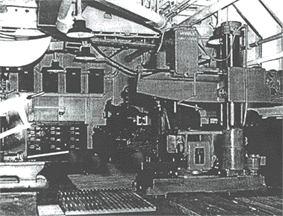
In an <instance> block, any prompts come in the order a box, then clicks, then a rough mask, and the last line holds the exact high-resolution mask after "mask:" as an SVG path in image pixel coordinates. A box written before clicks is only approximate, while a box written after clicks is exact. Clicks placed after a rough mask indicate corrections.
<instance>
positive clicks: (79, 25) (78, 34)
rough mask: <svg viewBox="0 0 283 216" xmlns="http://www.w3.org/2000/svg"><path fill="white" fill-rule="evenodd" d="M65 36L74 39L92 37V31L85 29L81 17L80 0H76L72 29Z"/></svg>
mask: <svg viewBox="0 0 283 216" xmlns="http://www.w3.org/2000/svg"><path fill="white" fill-rule="evenodd" d="M66 35H67V36H68V37H70V38H76V39H86V38H91V37H93V36H94V33H93V32H92V30H91V29H89V28H86V24H85V19H84V18H83V17H82V8H81V0H77V16H76V17H75V21H74V24H73V28H71V29H70V30H69V31H68V32H67V34H66Z"/></svg>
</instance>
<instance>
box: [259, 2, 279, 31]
mask: <svg viewBox="0 0 283 216" xmlns="http://www.w3.org/2000/svg"><path fill="white" fill-rule="evenodd" d="M258 1H259V2H260V3H261V5H262V6H263V7H264V8H265V10H266V11H267V12H268V13H269V14H270V16H271V17H272V18H273V19H274V20H275V21H276V22H277V24H278V25H279V26H280V27H281V28H282V27H283V23H282V22H281V20H280V19H279V18H278V16H276V14H275V13H274V12H273V11H272V10H271V9H270V8H269V7H268V6H267V5H266V4H265V3H264V2H263V1H262V0H258Z"/></svg>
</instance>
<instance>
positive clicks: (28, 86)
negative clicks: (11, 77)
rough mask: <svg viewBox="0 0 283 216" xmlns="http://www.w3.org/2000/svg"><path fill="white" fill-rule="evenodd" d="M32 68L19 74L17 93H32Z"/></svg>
mask: <svg viewBox="0 0 283 216" xmlns="http://www.w3.org/2000/svg"><path fill="white" fill-rule="evenodd" d="M33 90H34V88H33V67H31V68H27V69H24V70H22V71H20V72H19V91H20V92H33Z"/></svg>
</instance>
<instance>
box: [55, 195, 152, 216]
mask: <svg viewBox="0 0 283 216" xmlns="http://www.w3.org/2000/svg"><path fill="white" fill-rule="evenodd" d="M58 199H59V205H60V207H61V208H62V210H63V212H64V213H65V215H94V214H112V213H134V212H153V211H156V207H155V206H154V205H152V204H151V203H149V202H148V201H146V200H145V199H144V198H142V197H141V196H139V195H138V194H136V193H134V192H132V191H130V190H119V189H116V190H72V191H59V192H58Z"/></svg>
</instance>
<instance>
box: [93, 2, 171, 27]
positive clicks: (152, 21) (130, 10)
mask: <svg viewBox="0 0 283 216" xmlns="http://www.w3.org/2000/svg"><path fill="white" fill-rule="evenodd" d="M95 1H96V2H99V3H101V4H103V5H105V6H107V7H109V8H112V9H114V10H116V11H119V12H122V13H124V14H127V15H135V16H138V17H140V18H142V19H143V21H144V22H145V23H146V24H148V25H151V26H152V27H154V28H155V29H157V30H159V31H162V32H164V31H166V30H168V29H169V28H170V27H171V26H170V24H169V23H168V22H167V19H166V18H165V17H164V16H162V15H160V14H158V13H156V12H154V11H152V10H149V9H147V8H145V7H144V6H142V5H139V4H137V3H135V2H133V1H129V0H95Z"/></svg>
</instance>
